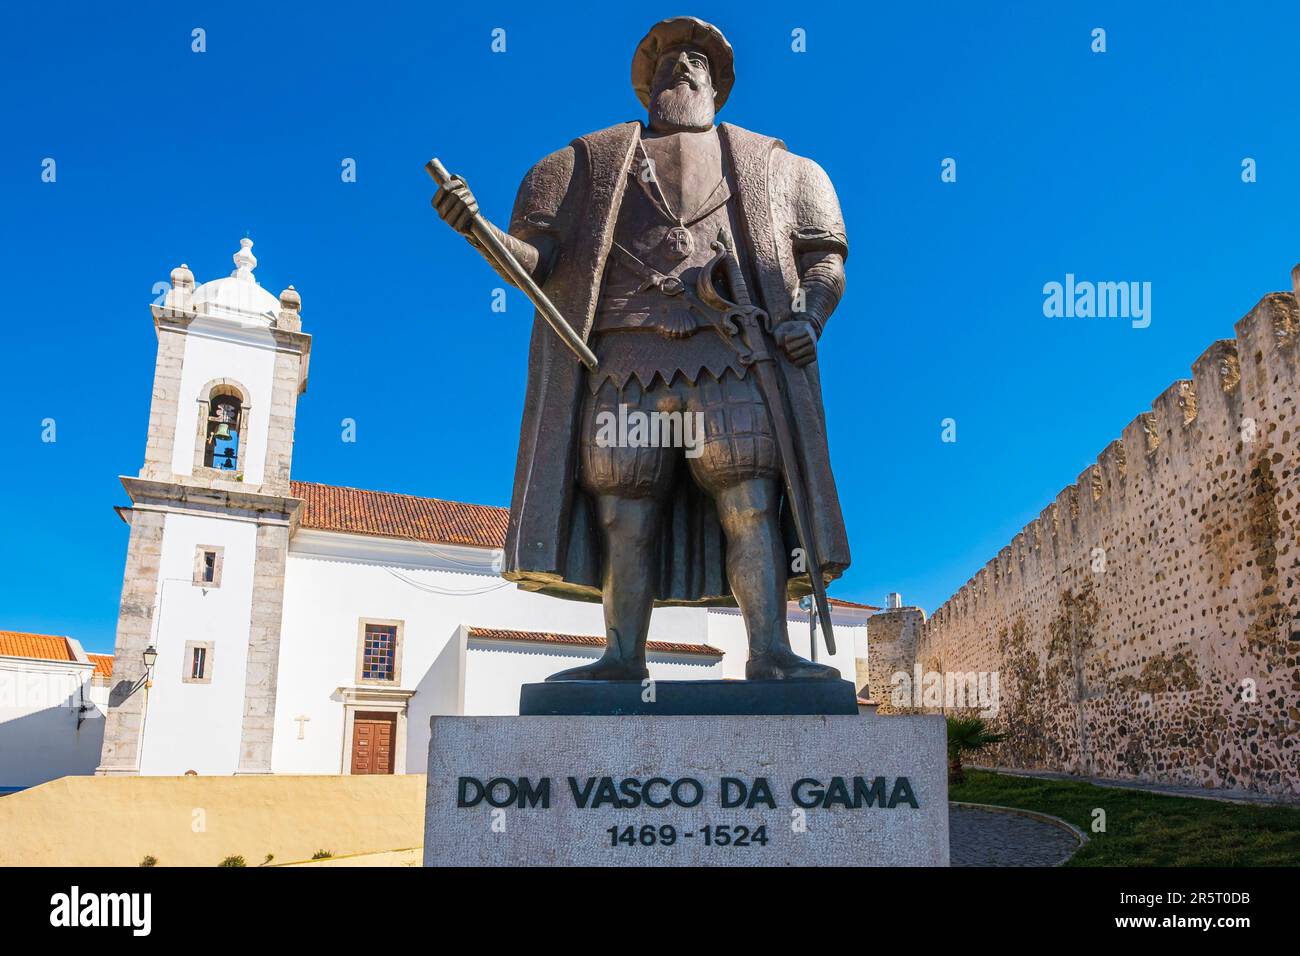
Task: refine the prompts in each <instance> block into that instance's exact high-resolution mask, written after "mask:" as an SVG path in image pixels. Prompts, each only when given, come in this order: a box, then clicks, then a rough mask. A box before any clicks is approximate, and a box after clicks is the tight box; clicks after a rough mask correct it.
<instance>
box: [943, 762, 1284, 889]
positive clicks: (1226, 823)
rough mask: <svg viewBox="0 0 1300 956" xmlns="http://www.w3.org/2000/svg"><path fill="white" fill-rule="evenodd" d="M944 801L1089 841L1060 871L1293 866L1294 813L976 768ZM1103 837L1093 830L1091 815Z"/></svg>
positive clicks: (968, 772)
mask: <svg viewBox="0 0 1300 956" xmlns="http://www.w3.org/2000/svg"><path fill="white" fill-rule="evenodd" d="M948 796H949V799H951V800H964V801H967V802H969V803H991V804H996V805H998V806H1003V807H1017V808H1019V809H1022V810H1037V811H1038V812H1039V813H1050V814H1051V815H1052V816H1055V817H1060V818H1061V819H1062V820H1068V821H1069V822H1070V823H1073V824H1074V825H1075V826H1076V827H1078V828H1079V829H1080V830H1082V831H1083V832H1084V833H1086V834H1088V838H1089V839H1090V840H1091V841H1092V842H1090V843H1089V844H1088V845H1087V846H1085V847H1084V848H1083V849H1082V850H1080V851H1079V852H1078V853H1076V854H1075V855H1074V858H1073V859H1072V860H1070V862H1069V863H1068V864H1067V865H1068V866H1300V809H1297V808H1292V807H1276V806H1247V805H1243V804H1237V803H1220V802H1219V801H1217V800H1192V799H1189V798H1187V797H1170V796H1163V795H1160V794H1154V793H1143V792H1141V791H1137V790H1119V789H1115V788H1113V787H1097V786H1094V785H1093V784H1090V783H1083V782H1080V781H1073V780H1039V779H1036V778H1031V777H1012V776H1007V775H1005V774H998V773H987V772H983V771H978V770H968V771H967V772H966V782H965V783H963V784H962V785H961V786H954V787H951V788H950V789H949V795H948ZM1097 808H1100V809H1102V810H1105V811H1106V831H1105V832H1104V833H1097V832H1094V831H1093V819H1094V814H1093V812H1094V810H1096V809H1097Z"/></svg>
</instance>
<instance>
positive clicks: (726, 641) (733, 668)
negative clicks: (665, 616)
mask: <svg viewBox="0 0 1300 956" xmlns="http://www.w3.org/2000/svg"><path fill="white" fill-rule="evenodd" d="M831 616H832V621H833V623H834V624H835V644H836V653H834V654H828V653H827V652H826V641H825V638H824V637H823V635H822V633H821V627H820V626H818V629H817V660H818V662H819V663H822V664H830V665H831V666H832V667H835V668H838V669H839V672H840V676H841V677H843V678H844V679H845V680H849V681H851V680H853V679H854V678H853V675H854V668H855V663H854V661H855V655H856V647H857V644H858V641H859V635H858V632H859V631H860V632H862V637H861V640H862V642H863V643H865V641H866V638H865V633H866V626H865V625H858V624H853V623H850V622H849V621H847V620H842V619H841V613H840V612H839V610H838V609H832V612H831ZM786 628H787V630H788V632H789V634H790V647H791V648H793V650H794V652H795V653H796V654H798V655H799V656H800V657H811V654H810V651H809V639H808V616H807V615H806V614H803V613H796V614H791V615H789V616H788V617H787V619H786ZM703 643H707V644H711V645H713V646H714V647H716V648H718V649H719V650H721V651H725V652H726V654H725V656H724V657H723V659H722V676H723V677H726V678H730V679H734V680H743V679H744V677H745V661H746V659H747V658H748V657H749V638H748V636H747V635H746V633H745V621H744V618H742V617H741V616H740V612H739V611H737V610H735V609H734V608H711V609H710V610H709V613H708V634H707V638H706V639H705V640H704V642H703Z"/></svg>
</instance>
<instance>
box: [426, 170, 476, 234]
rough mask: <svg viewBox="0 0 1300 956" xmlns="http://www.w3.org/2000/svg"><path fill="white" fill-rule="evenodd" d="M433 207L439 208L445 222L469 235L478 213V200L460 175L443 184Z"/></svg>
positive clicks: (436, 195) (461, 232)
mask: <svg viewBox="0 0 1300 956" xmlns="http://www.w3.org/2000/svg"><path fill="white" fill-rule="evenodd" d="M433 208H434V209H436V210H438V215H439V216H441V217H442V219H443V222H445V223H446V224H447V225H449V226H451V228H453V229H455V230H456V231H457V232H459V233H460V234H461V235H463V236H467V235H469V231H470V225H471V224H472V223H473V221H474V217H475V216H477V215H478V202H477V201H476V200H475V199H474V194H473V193H472V192H470V191H469V187H468V186H467V185H465V181H464V180H463V179H461V178H460V177H459V176H453V177H452V178H451V179H449V180H447V182H446V183H444V184H443V185H442V187H441V188H440V189H439V190H438V192H437V193H436V194H435V195H434V197H433Z"/></svg>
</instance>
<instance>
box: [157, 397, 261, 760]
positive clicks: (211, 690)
mask: <svg viewBox="0 0 1300 956" xmlns="http://www.w3.org/2000/svg"><path fill="white" fill-rule="evenodd" d="M205 381H206V379H205ZM195 427H196V428H197V422H196V425H195ZM256 532H257V528H256V525H255V524H253V523H252V522H248V521H239V520H234V519H229V518H207V517H202V516H198V515H189V514H169V515H167V518H166V522H165V525H164V529H163V543H162V556H161V559H160V562H159V569H160V570H159V585H158V592H157V597H156V598H155V601H156V605H155V606H156V608H157V610H156V611H155V636H154V641H153V643H154V647H155V648H157V651H158V661H157V664H156V665H155V666H154V675H153V687H152V688H150V689H148V690H147V691H146V690H145V689H144V688H141V689H140V690H138V691H136V693H138V694H145V693H147V694H148V697H147V699H146V710H145V732H144V745H143V749H142V751H141V757H140V772H141V773H143V774H183V773H185V771H187V770H195V771H197V772H198V773H200V774H227V773H233V772H234V771H235V769H236V767H237V766H238V763H239V738H240V732H241V729H242V726H243V712H244V685H245V676H246V675H245V667H246V663H247V656H248V626H249V619H250V615H251V611H252V589H253V566H254V558H255V552H256ZM201 544H202V545H215V546H217V547H221V548H224V549H225V551H224V559H223V568H222V572H221V585H220V587H215V588H214V587H209V588H202V587H199V586H196V585H195V584H194V583H193V578H194V555H195V550H196V549H197V547H198V546H199V545H201ZM187 641H210V642H212V644H213V651H212V660H211V675H212V679H211V681H210V682H208V683H202V684H199V683H185V682H184V681H182V674H183V673H184V669H185V667H186V666H187V664H188V662H187V661H186V660H185V659H184V657H185V644H186V642H187Z"/></svg>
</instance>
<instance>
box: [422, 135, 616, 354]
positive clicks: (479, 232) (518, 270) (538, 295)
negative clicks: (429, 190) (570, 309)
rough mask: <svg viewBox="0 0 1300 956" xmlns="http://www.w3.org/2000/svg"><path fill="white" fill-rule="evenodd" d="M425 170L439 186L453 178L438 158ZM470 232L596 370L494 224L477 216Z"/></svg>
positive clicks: (586, 351) (578, 338)
mask: <svg viewBox="0 0 1300 956" xmlns="http://www.w3.org/2000/svg"><path fill="white" fill-rule="evenodd" d="M424 170H425V172H427V173H428V174H429V175H430V176H431V177H432V178H433V181H434V182H435V183H437V184H438V185H439V186H445V185H447V181H448V180H449V179H451V178H452V176H451V173H449V172H447V167H446V166H444V165H442V163H441V162H439V161H438V160H437V159H436V158H434V159H431V160H429V161H428V162H427V163H425V164H424ZM469 229H470V232H472V233H473V234H474V238H475V239H477V240H478V241H479V243H481V244H482V245H484V246H486V247H487V250H488V251H489V252H491V253H492V258H494V259H495V260H496V261H497V262H498V263H499V264H500V265H501V268H502V269H504V270H505V271H506V273H507V274H508V275H509V277H510V281H511V282H513V283H514V284H515V286H516V288H518V289H519V291H521V292H522V293H523V294H524V295H526V296H528V298H529V300H531V301H532V303H533V305H535V306H537V311H538V312H540V313H541V314H542V318H544V319H545V320H546V322H547V324H548V325H550V327H551V328H552V329H554V330H555V334H556V335H558V336H559V337H560V338H561V339H563V340H564V344H565V345H567V346H568V347H569V348H570V349H572V350H573V354H574V355H576V356H578V358H579V359H580V360H581V361H582V364H583V365H585V366H587V368H589V369H591V370H592V371H593V372H594V371H596V368H597V362H596V353H594V352H593V351H592V350H591V349H589V348H588V347H587V343H586V342H584V341H583V340H582V336H580V335H579V334H578V333H577V332H575V331H574V330H573V326H571V325H570V324H569V323H568V322H566V321H565V320H564V316H562V315H560V310H559V309H557V308H556V307H555V306H554V305H552V304H551V300H550V299H548V298H547V297H546V293H545V292H543V291H542V290H541V289H540V288H539V287H538V285H537V283H536V282H534V281H533V277H532V276H530V275H529V274H528V270H527V269H525V268H524V267H523V266H522V265H520V264H519V260H518V259H516V258H515V257H514V255H512V254H511V252H510V250H509V249H507V248H506V246H505V243H503V242H502V241H501V240H500V239H498V238H497V234H496V232H494V231H493V227H492V224H491V223H489V222H488V221H487V220H486V219H484V218H483V216H482V215H480V214H478V213H475V214H474V218H473V219H472V220H471V221H470V227H469Z"/></svg>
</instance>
